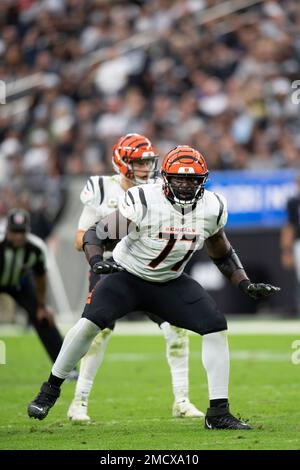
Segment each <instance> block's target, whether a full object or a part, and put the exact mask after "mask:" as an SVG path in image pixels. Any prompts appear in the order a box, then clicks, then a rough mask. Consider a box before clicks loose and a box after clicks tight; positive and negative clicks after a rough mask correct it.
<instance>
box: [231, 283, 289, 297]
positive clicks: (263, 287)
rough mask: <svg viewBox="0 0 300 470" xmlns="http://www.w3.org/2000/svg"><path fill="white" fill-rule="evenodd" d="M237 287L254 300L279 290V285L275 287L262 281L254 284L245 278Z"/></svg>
mask: <svg viewBox="0 0 300 470" xmlns="http://www.w3.org/2000/svg"><path fill="white" fill-rule="evenodd" d="M239 287H240V289H241V290H242V291H243V292H245V294H247V295H249V297H251V298H252V299H255V300H257V299H263V298H265V297H269V295H271V294H275V292H279V291H280V290H281V289H280V287H275V286H272V285H271V284H264V283H262V282H260V283H258V284H255V283H253V282H250V281H249V280H247V279H245V280H243V281H241V282H240V284H239Z"/></svg>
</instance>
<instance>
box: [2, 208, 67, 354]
mask: <svg viewBox="0 0 300 470" xmlns="http://www.w3.org/2000/svg"><path fill="white" fill-rule="evenodd" d="M46 252H47V248H46V245H45V243H44V242H43V241H42V240H41V239H40V238H38V237H36V236H35V235H33V234H31V233H30V216H29V214H28V212H26V211H24V210H21V209H12V210H10V211H9V213H8V216H7V228H6V232H5V233H4V234H0V293H6V294H8V295H10V296H11V297H12V298H13V299H14V300H15V301H16V303H17V304H18V305H20V306H21V307H22V308H23V309H24V310H25V311H26V312H27V314H28V317H29V320H30V323H31V324H32V325H33V326H34V328H35V330H36V332H37V334H38V336H39V338H40V340H41V341H42V343H43V345H44V347H45V349H46V350H47V352H48V354H49V356H50V357H51V359H52V361H53V362H54V361H55V359H56V357H57V356H58V353H59V351H60V348H61V345H62V337H61V335H60V333H59V331H58V329H57V327H56V325H55V322H54V317H53V315H52V313H51V312H50V311H49V310H48V309H47V307H46V304H45V296H46V289H47V274H46V273H47V254H46Z"/></svg>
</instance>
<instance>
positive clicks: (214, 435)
mask: <svg viewBox="0 0 300 470" xmlns="http://www.w3.org/2000/svg"><path fill="white" fill-rule="evenodd" d="M295 339H299V338H297V336H256V337H255V336H232V337H231V338H230V346H231V352H232V361H231V386H230V391H231V393H230V396H231V400H230V401H231V408H232V411H233V412H234V413H240V414H241V416H242V417H243V418H247V419H249V420H250V422H251V423H252V424H253V425H254V426H255V428H256V429H255V430H253V431H244V432H241V431H207V430H205V429H204V428H203V421H202V420H197V419H174V418H172V417H171V407H172V401H173V400H172V393H171V383H170V377H169V370H168V366H167V363H166V360H165V354H164V348H165V343H164V340H163V338H162V337H159V336H132V337H124V336H115V337H114V338H112V340H111V342H110V344H109V346H108V350H107V356H106V360H105V361H104V364H103V367H102V369H101V370H100V372H99V374H98V376H97V379H96V384H95V387H94V389H93V392H92V395H91V400H90V410H89V411H90V415H91V416H92V418H94V421H93V423H92V424H90V425H87V426H84V425H81V426H78V425H72V424H70V423H69V422H68V421H67V419H66V412H67V408H68V405H69V402H70V400H71V397H72V394H73V390H74V383H71V384H70V383H67V384H65V385H64V386H63V393H62V395H61V398H60V399H59V401H58V402H57V404H56V406H55V407H54V408H53V409H52V410H51V411H50V414H49V416H48V417H47V418H46V419H45V420H44V421H41V422H39V421H35V420H33V419H29V418H28V417H27V413H26V407H27V404H28V402H29V401H31V400H32V399H33V397H34V396H35V395H36V393H37V391H38V389H39V387H40V384H41V382H42V381H43V380H45V379H46V378H47V377H48V374H49V371H50V363H49V361H48V359H47V357H46V355H45V353H44V351H43V349H42V347H41V346H40V344H39V342H38V340H37V339H36V337H35V336H34V335H32V334H28V335H25V336H20V337H10V338H2V340H4V341H5V343H6V349H7V351H6V352H7V364H6V365H1V366H0V374H1V392H0V399H1V411H0V448H1V449H105V450H117V449H146V450H148V449H149V450H152V449H164V450H176V449H180V450H183V449H191V450H194V449H300V400H299V393H300V392H299V390H300V364H299V365H293V364H292V362H291V354H292V349H291V344H292V342H293V340H295ZM190 344H191V348H190V349H191V359H190V397H191V399H192V400H193V401H194V403H195V404H196V405H198V407H199V408H200V409H202V410H204V409H205V408H206V406H207V387H206V378H205V374H204V372H203V368H202V365H201V359H200V340H199V338H198V337H196V336H192V337H191V338H190Z"/></svg>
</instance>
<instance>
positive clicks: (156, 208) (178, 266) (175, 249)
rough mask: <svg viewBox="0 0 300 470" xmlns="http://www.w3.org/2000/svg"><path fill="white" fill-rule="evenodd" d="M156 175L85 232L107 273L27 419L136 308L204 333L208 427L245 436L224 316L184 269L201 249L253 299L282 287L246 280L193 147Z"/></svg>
mask: <svg viewBox="0 0 300 470" xmlns="http://www.w3.org/2000/svg"><path fill="white" fill-rule="evenodd" d="M161 173H162V177H163V183H161V182H157V183H155V184H148V185H143V186H137V187H134V188H131V189H129V190H128V191H127V192H126V194H125V197H124V200H123V202H122V203H121V204H120V206H119V211H116V212H115V213H113V214H110V215H109V216H107V217H105V218H104V219H102V220H101V221H100V222H99V223H98V224H97V225H96V226H94V227H92V228H90V229H89V230H88V231H87V232H86V233H85V235H84V241H83V245H84V251H85V254H86V257H87V259H88V261H89V263H90V265H91V267H92V270H93V272H95V273H110V274H108V275H107V276H105V278H104V279H103V281H101V282H98V283H97V284H96V286H95V288H94V289H93V291H92V292H91V294H90V296H89V297H88V300H87V304H86V307H85V309H84V312H83V315H82V318H81V319H80V320H79V321H78V322H77V324H76V325H75V326H74V327H73V328H72V329H71V330H70V331H69V332H68V334H67V335H66V337H65V340H64V343H63V346H62V349H61V352H60V354H59V356H58V358H57V360H56V362H55V364H54V366H53V368H52V373H51V374H50V376H49V378H48V381H47V382H44V383H43V384H42V386H41V390H40V392H39V394H38V395H37V396H36V398H35V399H34V400H33V401H32V402H31V403H30V404H29V405H28V415H29V416H30V417H34V418H37V419H44V418H45V417H46V416H47V414H48V412H49V409H50V408H51V407H52V406H53V405H54V403H55V401H56V399H57V398H58V397H59V395H60V386H61V384H62V383H63V381H64V380H65V378H66V377H67V375H68V373H69V372H70V370H71V368H72V367H73V366H74V364H76V362H77V361H78V360H79V359H80V358H81V357H83V356H84V354H85V353H86V352H87V351H88V349H89V347H90V345H91V342H92V341H93V338H94V337H95V336H96V335H97V334H98V333H99V331H100V330H104V329H105V328H107V327H108V325H110V324H111V323H113V322H115V321H116V320H117V319H118V318H121V317H122V316H124V315H126V314H127V313H128V312H131V311H134V310H136V309H142V310H144V311H147V312H151V313H153V314H157V315H158V314H159V315H160V316H161V317H162V318H163V319H164V320H166V321H168V322H170V323H172V324H174V325H176V326H178V327H179V328H186V329H189V330H192V331H194V332H196V333H198V334H200V335H202V336H203V340H202V361H203V365H204V367H205V369H206V372H207V379H208V391H209V400H210V406H209V408H208V410H207V412H206V416H205V427H206V428H207V429H230V430H231V429H238V430H247V429H251V426H250V425H248V424H247V423H244V422H243V421H241V420H240V419H238V418H236V417H235V416H234V415H232V414H231V412H230V410H229V403H228V382H229V351H228V345H227V338H226V330H227V324H226V319H225V317H224V315H223V314H222V313H221V312H220V311H219V310H218V308H217V306H216V304H215V302H214V301H213V299H212V298H211V297H210V296H209V294H208V293H207V292H206V291H205V290H204V289H203V288H202V286H201V285H200V284H198V283H197V282H196V281H194V280H193V279H192V278H191V277H189V276H188V275H187V274H185V273H183V269H184V266H185V264H186V263H187V261H188V260H189V258H190V257H191V256H192V254H193V252H194V251H195V250H197V249H201V248H202V247H203V245H205V246H206V249H207V251H208V255H209V256H210V257H211V258H212V260H213V261H214V262H215V264H216V265H217V266H218V268H219V269H220V271H221V272H222V273H223V274H224V275H225V276H226V277H227V278H228V279H229V280H230V282H232V283H233V284H234V285H236V286H238V287H239V288H240V289H241V290H242V291H243V292H244V293H245V294H247V295H249V296H250V297H252V298H255V299H257V298H262V297H266V296H268V295H270V294H272V293H274V292H277V291H278V290H279V288H277V287H274V286H271V285H270V284H262V283H260V284H253V283H252V282H251V281H250V280H249V278H248V277H247V274H246V272H245V270H244V268H243V266H242V264H241V261H240V260H239V258H238V256H237V254H236V253H235V251H234V250H233V249H232V247H231V245H230V243H229V241H228V239H227V237H226V235H225V232H224V226H225V224H226V219H227V210H226V201H225V199H224V198H222V197H221V196H219V195H218V194H215V193H212V192H210V191H207V190H205V188H204V184H205V182H206V180H207V176H208V170H207V166H206V162H205V159H204V157H203V156H202V155H201V154H200V153H199V152H198V151H197V150H195V149H193V148H191V147H189V146H179V147H176V148H175V149H173V150H171V151H170V152H169V153H168V154H167V155H166V157H165V158H164V161H163V164H162V170H161ZM125 227H126V232H127V235H126V236H125V237H123V233H122V232H123V231H124V229H125ZM114 238H118V239H120V242H119V243H118V244H117V245H116V247H115V249H114V251H113V261H103V252H104V251H105V247H106V246H107V244H108V243H109V241H110V240H112V239H114Z"/></svg>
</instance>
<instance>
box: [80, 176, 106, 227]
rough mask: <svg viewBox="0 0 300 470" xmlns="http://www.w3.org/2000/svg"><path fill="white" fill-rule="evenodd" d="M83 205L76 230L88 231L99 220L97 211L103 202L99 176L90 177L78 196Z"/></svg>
mask: <svg viewBox="0 0 300 470" xmlns="http://www.w3.org/2000/svg"><path fill="white" fill-rule="evenodd" d="M80 200H81V202H82V204H83V205H84V207H83V210H82V213H81V215H80V218H79V222H78V227H77V228H78V230H84V231H86V230H88V229H89V228H90V227H91V225H93V224H94V223H95V222H97V221H98V220H99V218H100V212H99V209H100V207H101V204H102V203H103V200H104V184H103V178H102V177H101V176H91V177H90V178H89V179H88V180H87V182H86V184H85V186H84V188H83V190H82V191H81V194H80Z"/></svg>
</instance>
